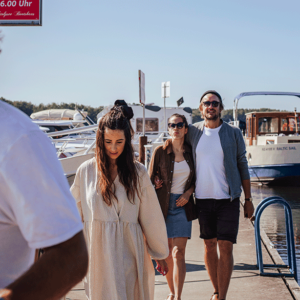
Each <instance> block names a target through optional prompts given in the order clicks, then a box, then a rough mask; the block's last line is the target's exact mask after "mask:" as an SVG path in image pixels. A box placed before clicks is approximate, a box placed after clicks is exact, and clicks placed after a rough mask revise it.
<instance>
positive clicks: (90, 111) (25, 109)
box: [0, 97, 104, 123]
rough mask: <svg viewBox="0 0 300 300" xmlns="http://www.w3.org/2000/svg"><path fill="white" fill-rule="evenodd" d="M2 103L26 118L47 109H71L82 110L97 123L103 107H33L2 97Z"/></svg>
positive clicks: (44, 105) (70, 105)
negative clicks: (22, 113)
mask: <svg viewBox="0 0 300 300" xmlns="http://www.w3.org/2000/svg"><path fill="white" fill-rule="evenodd" d="M0 99H1V100H2V101H4V102H6V103H8V104H10V105H12V106H14V107H16V108H18V109H20V110H21V111H22V112H24V113H25V114H26V115H27V116H29V117H30V115H31V114H32V113H35V112H38V111H42V110H48V109H73V110H75V109H76V108H78V109H79V110H84V111H86V112H87V114H88V116H89V117H90V118H91V119H92V120H93V121H94V122H95V123H97V114H98V113H99V112H101V111H102V110H103V108H104V106H99V107H91V106H87V105H83V104H80V105H78V104H75V103H64V102H62V103H60V104H57V103H54V102H52V103H49V104H43V103H41V104H39V105H35V104H32V103H31V102H26V101H10V100H7V99H5V98H3V97H1V98H0Z"/></svg>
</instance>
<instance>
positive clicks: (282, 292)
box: [67, 207, 294, 300]
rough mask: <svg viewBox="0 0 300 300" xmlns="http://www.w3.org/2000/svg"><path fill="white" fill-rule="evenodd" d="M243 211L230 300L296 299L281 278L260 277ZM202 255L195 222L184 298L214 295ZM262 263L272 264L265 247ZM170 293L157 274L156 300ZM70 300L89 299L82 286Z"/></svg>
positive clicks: (187, 252)
mask: <svg viewBox="0 0 300 300" xmlns="http://www.w3.org/2000/svg"><path fill="white" fill-rule="evenodd" d="M242 212H243V209H242V207H241V217H240V227H239V235H238V240H237V244H236V245H234V259H235V264H234V271H233V275H232V279H231V283H230V287H229V291H228V295H227V299H228V300H230V299H243V300H253V299H266V300H268V299H270V300H271V299H272V300H277V299H278V300H282V299H284V300H289V299H294V297H293V296H292V295H291V293H290V291H289V289H288V288H287V286H286V284H285V282H284V280H283V279H282V278H280V277H263V276H260V275H259V270H258V269H257V267H256V252H255V239H254V228H253V226H252V224H251V223H250V221H249V220H247V219H244V217H243V214H242ZM203 253H204V248H203V241H202V240H201V239H200V238H199V224H198V221H197V220H195V221H193V229H192V239H191V240H189V241H188V244H187V250H186V264H187V275H186V279H185V284H184V288H183V293H182V299H186V300H199V299H207V300H209V299H210V297H211V295H212V293H213V287H212V284H211V282H210V280H209V277H208V274H207V271H206V269H205V266H204V260H203ZM263 260H264V263H268V264H269V263H270V264H271V263H272V260H271V258H270V255H269V254H268V252H267V251H266V249H265V248H264V247H263ZM274 272H276V271H274ZM168 293H169V290H168V286H167V282H166V278H165V277H163V276H162V275H160V274H159V273H156V276H155V300H163V299H165V298H166V297H167V295H168ZM67 299H68V300H83V299H86V297H85V293H84V290H83V284H82V283H81V284H79V285H77V286H76V287H75V288H73V289H72V291H70V292H69V293H68V294H67ZM112 300H113V299H112Z"/></svg>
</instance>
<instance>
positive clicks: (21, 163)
mask: <svg viewBox="0 0 300 300" xmlns="http://www.w3.org/2000/svg"><path fill="white" fill-rule="evenodd" d="M0 128H1V130H0V141H1V147H0V299H5V300H8V299H9V300H14V299H18V300H20V299H22V300H26V299H28V300H29V299H30V300H34V299H37V300H41V299H43V300H46V299H58V298H60V297H62V296H63V295H65V294H66V293H67V291H68V290H70V289H71V288H72V287H73V286H74V285H75V284H76V283H78V282H79V281H80V280H81V279H82V278H83V277H84V275H85V273H86V271H87V264H88V262H87V260H88V258H87V249H86V245H85V241H84V237H83V233H82V223H81V219H80V216H79V213H78V211H77V207H76V204H75V200H74V199H73V197H72V196H71V193H70V191H69V186H68V182H67V180H66V178H65V177H64V174H63V170H62V167H61V165H60V163H59V161H58V160H57V157H56V152H55V148H54V147H53V145H52V144H51V141H50V140H49V138H48V137H47V136H46V135H45V134H44V133H43V132H42V131H41V130H40V129H39V127H38V126H36V125H35V124H34V123H33V122H32V121H31V120H30V118H29V117H28V116H26V115H25V114H24V113H22V112H21V111H19V110H18V109H16V108H14V107H12V106H11V105H8V104H7V103H5V102H3V101H1V100H0ZM40 248H43V249H44V250H45V253H44V254H43V255H42V256H41V258H40V259H39V260H38V261H37V262H36V263H34V254H35V249H40ZM1 297H2V298H1Z"/></svg>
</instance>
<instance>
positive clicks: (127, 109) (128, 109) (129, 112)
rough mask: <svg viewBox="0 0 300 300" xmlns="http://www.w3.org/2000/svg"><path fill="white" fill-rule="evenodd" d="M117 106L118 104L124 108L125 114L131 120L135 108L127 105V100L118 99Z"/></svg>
mask: <svg viewBox="0 0 300 300" xmlns="http://www.w3.org/2000/svg"><path fill="white" fill-rule="evenodd" d="M115 106H118V107H120V108H121V109H122V111H123V113H124V116H125V117H126V118H127V119H128V120H130V119H132V117H133V110H132V108H131V107H129V106H128V105H127V103H126V102H125V100H116V101H115Z"/></svg>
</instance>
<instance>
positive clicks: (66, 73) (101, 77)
mask: <svg viewBox="0 0 300 300" xmlns="http://www.w3.org/2000/svg"><path fill="white" fill-rule="evenodd" d="M299 11H300V1H296V0H295V1H290V0H286V1H278V0H273V1H269V0H259V1H258V0H251V1H240V0H237V1H236V0H229V1H226V0H222V1H221V0H220V1H217V0H211V1H201V0H185V1H183V0H159V1H158V0H152V1H137V0H129V1H124V0H123V1H119V0H111V1H99V0H97V1H96V0H85V1H83V0H51V1H50V0H48V1H45V0H44V1H43V25H42V26H41V27H0V30H1V31H2V35H3V36H4V39H3V42H2V43H1V44H0V47H1V48H2V53H1V54H0V71H1V72H0V97H1V96H2V97H4V98H6V99H9V100H13V101H14V100H22V101H30V102H32V103H33V104H39V103H44V104H48V103H51V102H56V103H61V102H65V103H71V102H73V103H78V104H84V105H90V106H93V107H97V106H100V105H101V106H102V105H103V106H105V105H109V104H113V102H114V101H115V100H116V99H125V101H127V102H129V103H138V102H139V83H138V70H142V71H143V72H144V73H145V82H146V86H145V91H146V102H147V103H155V104H156V105H159V106H163V103H164V101H163V99H162V98H161V83H162V82H164V81H170V82H171V84H170V85H171V86H170V98H168V99H167V100H166V105H167V106H176V100H178V99H179V98H180V97H184V101H185V102H184V104H183V106H189V107H192V108H195V107H198V105H199V99H200V97H201V95H202V94H203V93H204V92H205V91H206V90H208V89H214V90H217V91H218V92H219V93H220V94H221V95H222V97H223V99H224V104H225V108H227V109H231V108H232V107H233V99H234V97H235V96H237V95H238V94H240V93H242V92H251V91H282V92H300V76H299V71H300V59H299V55H300V38H299V37H300V18H299ZM261 107H269V108H273V109H281V110H282V109H286V110H294V107H297V108H298V111H300V99H299V98H296V97H279V96H275V97H270V96H261V97H247V98H242V99H241V100H240V102H239V108H261Z"/></svg>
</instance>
